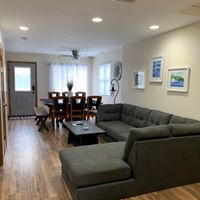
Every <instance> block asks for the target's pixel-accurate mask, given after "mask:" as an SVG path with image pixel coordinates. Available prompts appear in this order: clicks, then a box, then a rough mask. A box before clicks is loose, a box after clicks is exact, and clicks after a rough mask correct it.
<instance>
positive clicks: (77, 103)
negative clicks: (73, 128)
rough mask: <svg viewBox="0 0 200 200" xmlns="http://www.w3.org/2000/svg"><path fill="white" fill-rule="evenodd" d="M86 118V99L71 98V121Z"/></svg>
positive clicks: (79, 97) (80, 97)
mask: <svg viewBox="0 0 200 200" xmlns="http://www.w3.org/2000/svg"><path fill="white" fill-rule="evenodd" d="M74 118H75V119H84V118H85V97H82V96H73V97H70V119H71V120H73V119H74Z"/></svg>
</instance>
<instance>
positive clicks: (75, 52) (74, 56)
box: [60, 49, 80, 60]
mask: <svg viewBox="0 0 200 200" xmlns="http://www.w3.org/2000/svg"><path fill="white" fill-rule="evenodd" d="M70 54H71V55H70ZM60 56H62V57H72V59H73V60H78V59H79V56H80V55H79V51H78V50H76V49H72V50H71V53H70V52H69V53H63V54H60Z"/></svg>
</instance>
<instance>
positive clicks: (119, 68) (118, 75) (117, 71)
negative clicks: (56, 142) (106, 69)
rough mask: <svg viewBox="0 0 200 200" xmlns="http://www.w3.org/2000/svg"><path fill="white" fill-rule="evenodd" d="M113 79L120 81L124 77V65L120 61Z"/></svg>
mask: <svg viewBox="0 0 200 200" xmlns="http://www.w3.org/2000/svg"><path fill="white" fill-rule="evenodd" d="M113 77H114V79H116V80H118V81H119V80H120V79H121V77H122V63H121V62H120V61H118V62H116V63H115V64H114V68H113Z"/></svg>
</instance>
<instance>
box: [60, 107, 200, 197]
mask: <svg viewBox="0 0 200 200" xmlns="http://www.w3.org/2000/svg"><path fill="white" fill-rule="evenodd" d="M97 125H98V126H99V127H101V128H103V129H105V130H106V131H107V136H108V137H109V139H112V140H113V141H116V142H111V143H106V144H97V145H90V146H80V147H72V148H66V149H63V150H61V151H60V154H59V156H60V160H61V163H62V177H63V179H64V181H65V183H66V185H67V187H68V189H69V191H70V193H71V195H72V198H73V199H74V200H119V199H121V198H126V197H130V196H135V195H139V194H143V193H147V192H151V191H157V190H161V189H165V188H169V187H174V186H180V185H185V184H190V183H195V182H199V181H200V173H199V172H200V122H199V121H197V120H192V119H188V118H183V117H179V116H174V115H172V114H169V113H164V112H160V111H155V110H150V109H146V108H142V107H138V106H133V105H128V104H116V105H101V106H100V108H99V110H98V115H97Z"/></svg>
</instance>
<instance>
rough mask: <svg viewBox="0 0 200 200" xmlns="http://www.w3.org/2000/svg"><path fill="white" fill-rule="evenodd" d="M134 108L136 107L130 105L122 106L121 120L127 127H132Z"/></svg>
mask: <svg viewBox="0 0 200 200" xmlns="http://www.w3.org/2000/svg"><path fill="white" fill-rule="evenodd" d="M136 107H137V106H134V105H130V104H123V105H122V112H121V120H122V121H123V122H125V123H127V124H129V125H132V121H133V119H134V115H135V109H136Z"/></svg>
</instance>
